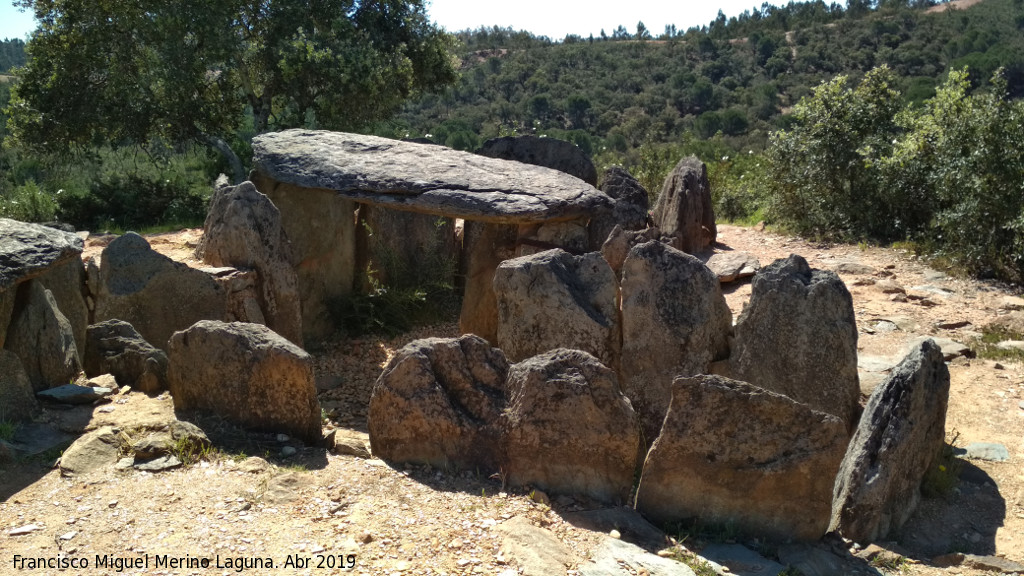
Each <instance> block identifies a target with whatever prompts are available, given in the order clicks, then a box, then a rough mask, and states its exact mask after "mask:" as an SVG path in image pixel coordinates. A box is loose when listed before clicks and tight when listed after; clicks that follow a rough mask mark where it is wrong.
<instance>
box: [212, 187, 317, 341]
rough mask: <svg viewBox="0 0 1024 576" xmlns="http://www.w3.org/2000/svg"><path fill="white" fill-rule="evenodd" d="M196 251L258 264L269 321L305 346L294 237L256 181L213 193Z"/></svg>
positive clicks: (240, 264) (223, 261)
mask: <svg viewBox="0 0 1024 576" xmlns="http://www.w3.org/2000/svg"><path fill="white" fill-rule="evenodd" d="M196 257H197V258H199V259H201V260H202V261H204V262H206V263H207V264H210V265H211V266H218V267H225V266H230V267H233V268H244V269H250V270H255V271H256V273H257V278H256V284H257V286H256V294H257V297H258V301H259V308H260V311H261V312H262V315H263V317H264V318H265V320H266V325H267V326H268V327H269V328H270V329H271V330H273V331H275V332H277V333H278V334H280V335H281V336H284V337H285V338H287V339H289V340H291V341H292V342H293V343H294V344H296V345H298V346H302V312H301V307H300V302H299V287H298V277H297V276H296V273H295V267H294V263H293V259H294V258H293V256H292V247H291V242H290V241H289V240H288V235H287V234H285V231H284V226H283V224H282V218H281V213H280V212H279V211H278V209H277V207H276V206H274V203H273V202H271V201H270V199H269V198H267V197H266V196H264V195H263V194H261V193H260V192H259V191H258V190H256V187H255V186H254V185H253V184H252V182H243V183H242V184H239V185H238V186H234V187H223V188H220V189H218V190H217V191H216V192H214V194H213V199H212V200H211V202H210V211H209V212H208V213H207V216H206V223H205V224H204V226H203V237H202V239H201V240H200V242H199V246H198V247H197V248H196Z"/></svg>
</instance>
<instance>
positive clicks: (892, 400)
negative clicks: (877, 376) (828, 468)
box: [829, 340, 949, 543]
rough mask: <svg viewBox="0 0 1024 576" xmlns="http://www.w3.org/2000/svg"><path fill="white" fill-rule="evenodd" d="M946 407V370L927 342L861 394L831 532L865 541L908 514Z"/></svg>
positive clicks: (940, 434)
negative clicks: (865, 401) (862, 405)
mask: <svg viewBox="0 0 1024 576" xmlns="http://www.w3.org/2000/svg"><path fill="white" fill-rule="evenodd" d="M948 404H949V369H948V368H947V367H946V364H945V362H943V359H942V350H941V349H940V348H939V347H938V345H936V344H935V342H933V341H931V340H926V341H924V342H921V343H919V344H918V345H917V347H916V348H914V349H913V350H911V352H910V353H909V354H907V356H906V357H905V358H904V359H903V361H902V362H900V364H899V365H898V366H896V367H895V368H894V369H893V370H892V372H890V373H889V377H888V378H887V379H886V380H885V382H883V383H882V384H880V385H879V386H878V387H877V388H875V391H874V392H873V393H872V394H871V397H870V398H869V399H868V404H867V406H866V407H865V408H864V415H863V416H862V417H861V419H860V425H859V426H858V427H857V431H856V433H854V435H853V439H852V440H850V446H849V448H848V449H847V451H846V456H845V458H844V459H843V464H842V468H841V469H840V471H839V476H838V477H837V478H836V483H835V491H834V499H833V502H832V520H831V523H830V524H829V530H830V531H839V532H840V533H841V534H842V535H843V536H845V537H846V538H849V539H851V540H853V541H855V542H861V543H867V542H872V541H875V540H878V539H881V538H886V537H888V536H889V535H890V534H892V532H893V531H895V530H898V529H899V528H900V526H902V525H903V524H904V523H905V522H906V521H907V520H908V519H909V518H910V515H911V514H912V513H913V512H914V510H915V509H916V508H917V504H918V502H919V501H920V499H921V481H922V480H923V479H924V474H925V472H927V470H928V468H929V467H930V466H931V465H932V462H933V461H934V460H935V458H937V457H938V456H939V454H940V452H941V450H942V445H943V442H944V440H945V434H946V407H947V406H948Z"/></svg>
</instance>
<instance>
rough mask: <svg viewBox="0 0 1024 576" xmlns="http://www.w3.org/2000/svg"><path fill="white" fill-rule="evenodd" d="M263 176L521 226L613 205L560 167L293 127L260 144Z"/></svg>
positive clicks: (257, 157)
mask: <svg viewBox="0 0 1024 576" xmlns="http://www.w3.org/2000/svg"><path fill="white" fill-rule="evenodd" d="M253 161H254V164H255V166H256V169H257V170H258V171H259V172H261V173H263V174H264V175H266V176H268V177H270V178H272V179H274V180H276V181H278V182H283V183H287V184H293V185H297V186H301V187H303V188H312V189H327V190H333V191H336V192H337V193H338V194H339V195H340V196H342V197H344V198H348V199H351V200H355V201H358V202H363V203H368V204H381V205H386V206H390V207H392V208H395V209H399V210H409V211H413V212H423V213H428V214H438V215H444V216H450V217H454V218H464V219H467V220H480V221H485V222H493V223H506V224H521V223H529V222H544V221H558V220H572V219H575V218H579V217H582V216H587V215H589V214H591V213H592V212H593V211H594V210H595V209H597V208H601V207H610V206H611V200H610V199H609V198H608V196H607V195H606V194H604V193H603V192H601V191H599V190H597V189H596V188H594V187H593V186H591V185H590V184H587V183H586V182H583V181H582V180H580V179H578V178H574V177H572V176H569V175H568V174H564V173H562V172H559V171H557V170H552V169H549V168H543V167H540V166H532V165H528V164H522V163H519V162H511V161H508V160H499V159H495V158H486V157H483V156H478V155H475V154H470V153H467V152H459V151H456V150H450V149H447V148H443V147H440V146H431V145H427V144H416V143H413V142H401V141H398V140H388V139H386V138H378V137H375V136H363V135H359V134H348V133H343V132H327V131H321V130H286V131H284V132H275V133H270V134H262V135H260V136H257V137H256V138H254V139H253Z"/></svg>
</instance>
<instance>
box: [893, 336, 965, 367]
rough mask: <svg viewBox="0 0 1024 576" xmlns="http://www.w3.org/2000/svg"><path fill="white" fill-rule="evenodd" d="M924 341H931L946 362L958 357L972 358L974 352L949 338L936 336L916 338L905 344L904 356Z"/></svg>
mask: <svg viewBox="0 0 1024 576" xmlns="http://www.w3.org/2000/svg"><path fill="white" fill-rule="evenodd" d="M925 340H932V341H934V342H935V343H936V344H937V345H938V346H939V350H941V351H942V358H943V360H946V361H947V362H948V361H950V360H952V359H954V358H956V357H958V356H973V355H974V352H973V351H971V348H970V347H969V346H965V345H963V344H961V343H960V342H957V341H956V340H951V339H949V338H940V337H938V336H918V337H917V338H914V339H913V340H911V341H910V342H908V343H907V347H906V349H905V350H904V353H905V354H910V353H911V352H913V351H914V350H916V349H918V348H920V347H921V343H922V342H924V341H925Z"/></svg>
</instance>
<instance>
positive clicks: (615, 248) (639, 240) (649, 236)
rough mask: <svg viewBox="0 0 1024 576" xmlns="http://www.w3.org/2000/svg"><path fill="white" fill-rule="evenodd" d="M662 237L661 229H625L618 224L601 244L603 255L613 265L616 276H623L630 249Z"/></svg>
mask: <svg viewBox="0 0 1024 576" xmlns="http://www.w3.org/2000/svg"><path fill="white" fill-rule="evenodd" d="M660 239H661V231H660V230H658V229H657V228H645V229H643V230H625V229H623V228H622V226H619V225H617V224H616V225H615V227H614V228H612V231H611V232H609V233H608V237H607V239H605V241H604V244H602V245H601V256H602V257H604V259H605V261H606V262H608V265H609V266H611V268H612V272H614V273H615V277H616V278H622V265H623V264H625V263H626V256H629V251H630V250H631V249H632V248H633V246H636V245H637V244H643V243H645V242H650V241H651V240H660Z"/></svg>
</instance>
